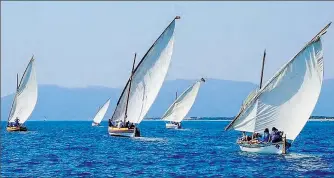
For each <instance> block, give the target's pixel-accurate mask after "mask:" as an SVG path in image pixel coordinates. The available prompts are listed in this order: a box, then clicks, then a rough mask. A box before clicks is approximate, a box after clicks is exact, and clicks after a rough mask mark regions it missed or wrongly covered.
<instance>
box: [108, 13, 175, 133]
mask: <svg viewBox="0 0 334 178" xmlns="http://www.w3.org/2000/svg"><path fill="white" fill-rule="evenodd" d="M176 19H180V17H179V16H176V17H175V18H174V19H173V20H172V22H170V24H169V25H168V26H167V28H166V29H165V30H164V31H163V32H162V33H161V35H160V36H159V37H158V38H157V40H156V41H155V42H154V43H153V44H152V46H151V47H150V48H149V50H148V51H147V52H146V53H145V55H144V56H143V57H142V59H141V60H140V61H139V63H138V65H137V67H135V63H136V56H137V55H136V53H135V56H134V59H133V65H132V71H131V75H130V78H129V79H128V81H127V83H126V85H125V87H124V89H123V91H122V93H121V96H120V97H119V99H118V102H117V105H116V108H115V110H114V114H113V115H112V117H111V118H110V119H109V127H108V132H109V135H112V136H123V137H140V131H139V128H137V129H135V128H131V129H130V128H127V127H126V126H123V124H121V125H120V126H119V127H115V126H114V124H113V123H115V125H116V123H120V122H122V123H124V124H125V123H127V124H126V125H128V124H130V125H132V124H134V125H135V126H138V125H139V124H140V122H141V121H142V120H143V119H144V117H145V115H146V114H147V112H148V111H149V109H150V107H151V106H152V104H153V103H154V101H155V99H156V97H157V96H158V93H159V91H160V89H161V86H162V85H163V82H164V80H165V77H166V74H167V72H168V68H169V64H170V62H171V59H172V53H173V47H174V28H175V20H176Z"/></svg>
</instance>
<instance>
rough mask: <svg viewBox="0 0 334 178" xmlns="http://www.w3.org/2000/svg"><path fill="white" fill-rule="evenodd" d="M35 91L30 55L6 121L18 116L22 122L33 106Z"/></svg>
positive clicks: (35, 99)
mask: <svg viewBox="0 0 334 178" xmlns="http://www.w3.org/2000/svg"><path fill="white" fill-rule="evenodd" d="M37 93H38V90H37V81H36V73H35V59H34V57H32V58H31V60H30V62H29V64H28V66H27V68H26V70H25V72H24V74H23V76H22V78H21V81H20V84H19V86H18V89H17V91H16V94H15V97H14V101H13V104H12V108H11V111H10V115H9V118H8V122H15V119H16V118H19V120H20V121H19V123H21V124H23V123H24V122H25V121H26V120H27V119H28V118H29V117H30V115H31V113H32V112H33V110H34V108H35V105H36V102H37Z"/></svg>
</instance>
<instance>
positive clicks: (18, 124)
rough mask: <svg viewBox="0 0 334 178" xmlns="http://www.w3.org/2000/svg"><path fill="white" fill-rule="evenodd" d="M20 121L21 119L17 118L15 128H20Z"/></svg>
mask: <svg viewBox="0 0 334 178" xmlns="http://www.w3.org/2000/svg"><path fill="white" fill-rule="evenodd" d="M19 121H20V119H19V118H18V117H16V119H15V126H16V127H18V126H20V123H19Z"/></svg>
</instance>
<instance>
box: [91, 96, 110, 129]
mask: <svg viewBox="0 0 334 178" xmlns="http://www.w3.org/2000/svg"><path fill="white" fill-rule="evenodd" d="M109 104H110V98H109V99H108V100H107V101H106V102H105V103H104V105H103V106H102V107H100V109H99V110H98V111H97V113H96V115H95V117H94V119H93V122H92V126H100V123H101V121H102V119H103V117H104V115H106V112H107V110H108V108H109Z"/></svg>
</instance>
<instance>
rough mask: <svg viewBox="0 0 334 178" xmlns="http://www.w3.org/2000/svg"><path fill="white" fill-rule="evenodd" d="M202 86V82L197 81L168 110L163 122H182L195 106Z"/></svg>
mask: <svg viewBox="0 0 334 178" xmlns="http://www.w3.org/2000/svg"><path fill="white" fill-rule="evenodd" d="M200 86H201V81H197V82H196V83H195V84H193V85H192V86H190V87H189V88H187V90H186V91H184V92H183V93H182V94H181V95H180V96H179V97H178V98H177V99H176V100H175V101H174V103H173V104H172V105H171V106H170V107H169V108H168V110H167V111H166V113H165V114H164V115H163V116H162V120H165V121H173V122H181V121H182V120H183V118H184V117H185V116H186V115H187V114H188V112H189V110H190V109H191V107H192V106H193V104H194V102H195V99H196V96H197V94H198V90H199V87H200Z"/></svg>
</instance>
